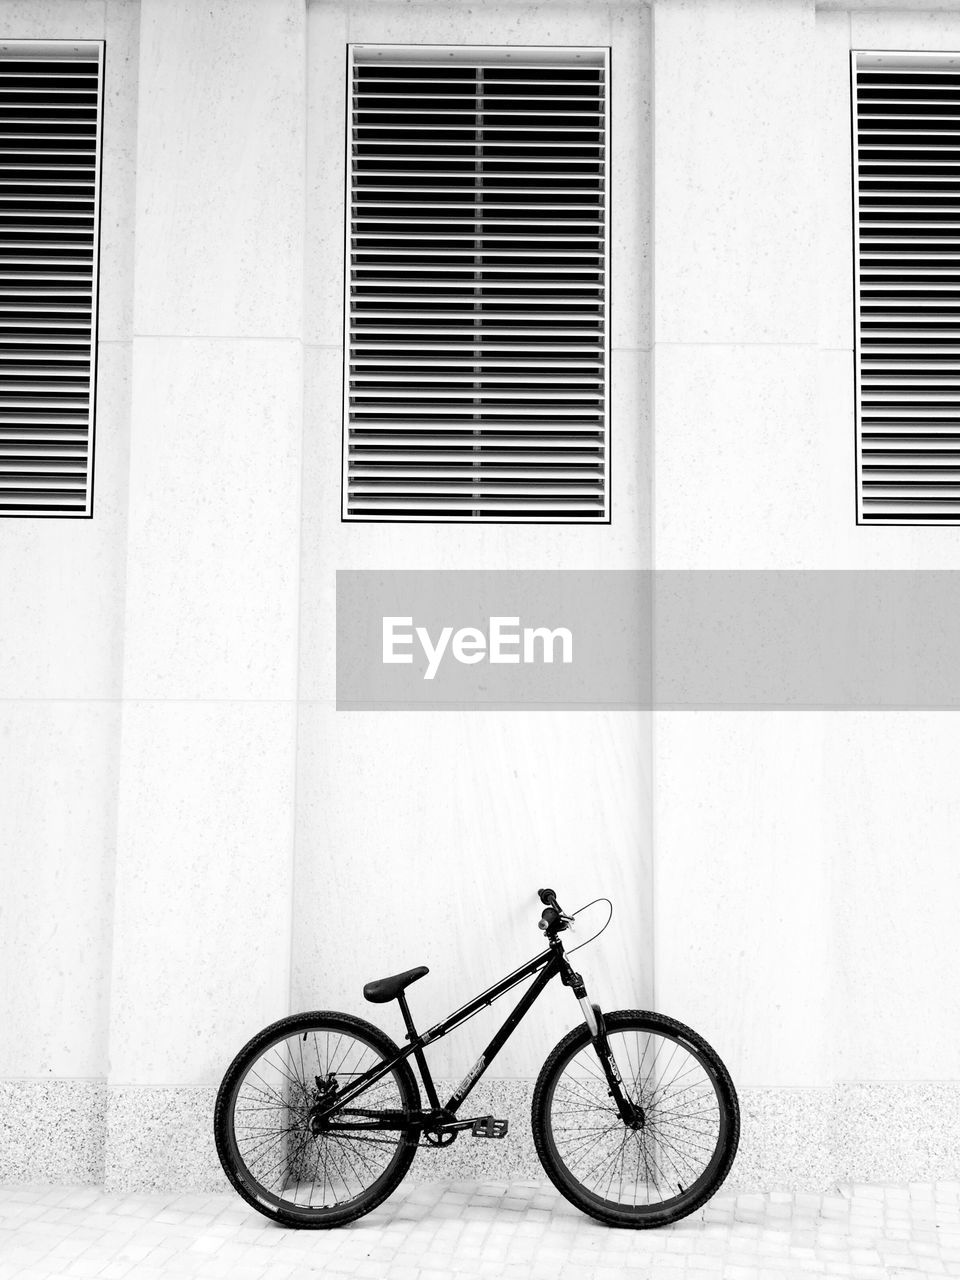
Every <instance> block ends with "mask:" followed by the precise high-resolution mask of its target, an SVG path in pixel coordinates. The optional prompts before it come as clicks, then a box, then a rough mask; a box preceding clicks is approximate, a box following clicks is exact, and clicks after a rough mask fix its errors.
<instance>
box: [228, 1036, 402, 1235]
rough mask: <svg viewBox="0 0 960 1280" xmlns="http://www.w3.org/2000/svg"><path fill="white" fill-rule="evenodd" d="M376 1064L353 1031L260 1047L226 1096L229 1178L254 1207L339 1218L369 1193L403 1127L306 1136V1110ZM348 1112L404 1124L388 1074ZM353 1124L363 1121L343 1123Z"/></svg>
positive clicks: (388, 1164) (393, 1075) (383, 1177)
mask: <svg viewBox="0 0 960 1280" xmlns="http://www.w3.org/2000/svg"><path fill="white" fill-rule="evenodd" d="M383 1061H384V1055H383V1053H382V1052H381V1050H380V1049H378V1048H377V1047H376V1046H375V1045H373V1044H371V1043H369V1042H368V1041H367V1040H365V1039H364V1038H363V1037H362V1035H360V1034H358V1033H357V1032H356V1031H353V1030H351V1031H347V1030H341V1029H340V1028H331V1027H317V1028H310V1029H306V1030H304V1029H301V1030H299V1031H296V1032H294V1033H291V1034H288V1035H281V1036H278V1037H277V1039H276V1040H274V1041H273V1042H272V1043H270V1044H269V1045H267V1046H266V1047H265V1048H263V1049H261V1050H260V1052H259V1053H258V1054H257V1056H256V1058H254V1059H253V1060H252V1061H251V1062H250V1063H249V1065H247V1066H246V1067H245V1069H244V1070H243V1072H242V1073H241V1074H240V1076H239V1079H238V1080H237V1083H236V1085H235V1086H234V1089H233V1092H232V1094H231V1098H230V1104H229V1106H230V1121H229V1124H228V1126H227V1142H228V1146H229V1149H230V1154H231V1156H232V1162H233V1164H234V1168H235V1172H236V1174H237V1176H238V1178H239V1179H240V1181H241V1182H242V1183H243V1184H244V1186H245V1187H246V1189H247V1190H248V1191H249V1192H250V1194H251V1195H252V1196H253V1197H254V1198H255V1199H256V1200H258V1201H259V1202H260V1203H261V1204H263V1205H265V1206H267V1207H270V1208H272V1209H276V1210H280V1211H282V1212H284V1213H289V1214H291V1215H293V1216H303V1217H310V1218H316V1217H322V1216H324V1215H326V1214H333V1213H342V1212H343V1211H344V1210H345V1209H348V1208H349V1207H350V1206H351V1205H356V1204H358V1203H359V1202H361V1201H366V1200H368V1199H369V1198H370V1197H371V1196H375V1195H376V1194H377V1191H378V1189H379V1188H380V1187H381V1186H382V1185H383V1184H384V1183H385V1182H387V1181H389V1179H390V1176H391V1174H392V1172H393V1170H394V1168H395V1166H396V1164H397V1162H398V1161H400V1160H401V1159H402V1158H403V1154H404V1150H405V1148H406V1147H407V1146H408V1145H409V1142H410V1140H411V1138H410V1133H409V1131H408V1130H399V1129H396V1130H379V1131H367V1132H363V1133H358V1132H349V1131H337V1130H335V1129H330V1130H326V1131H321V1132H319V1133H314V1132H313V1131H312V1129H311V1126H310V1117H311V1112H312V1111H313V1109H314V1108H315V1106H316V1105H317V1103H318V1102H319V1100H320V1098H321V1088H319V1087H318V1083H317V1081H318V1078H319V1081H320V1083H321V1086H322V1088H323V1089H329V1088H330V1087H331V1084H332V1085H333V1087H335V1088H336V1090H337V1091H340V1092H342V1091H343V1090H345V1089H346V1088H347V1087H348V1086H349V1085H350V1084H351V1083H352V1082H353V1081H354V1080H355V1079H356V1078H357V1077H359V1076H360V1075H362V1074H363V1073H364V1072H365V1071H369V1070H370V1069H371V1068H372V1067H375V1066H377V1065H378V1064H379V1063H381V1062H383ZM348 1109H356V1110H364V1111H390V1112H393V1113H398V1112H399V1113H402V1115H403V1116H404V1117H409V1114H410V1107H409V1103H408V1100H407V1099H406V1098H405V1096H404V1090H403V1088H402V1082H401V1080H400V1077H399V1075H398V1073H397V1072H396V1071H391V1072H388V1073H387V1075H385V1076H384V1077H383V1078H382V1079H380V1080H378V1081H377V1082H376V1083H375V1084H373V1085H371V1086H370V1087H369V1088H368V1089H366V1090H364V1091H363V1093H361V1094H360V1095H358V1096H357V1097H356V1098H355V1099H353V1100H352V1101H351V1102H350V1104H349V1107H348ZM349 1119H350V1120H351V1121H354V1122H360V1123H363V1122H364V1120H366V1119H368V1117H362V1116H351V1117H349Z"/></svg>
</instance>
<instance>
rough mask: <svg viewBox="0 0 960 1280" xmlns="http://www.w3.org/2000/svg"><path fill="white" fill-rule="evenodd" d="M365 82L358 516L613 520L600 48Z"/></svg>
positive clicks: (354, 245) (356, 307)
mask: <svg viewBox="0 0 960 1280" xmlns="http://www.w3.org/2000/svg"><path fill="white" fill-rule="evenodd" d="M350 67H351V81H352V87H351V97H352V102H351V113H350V115H351V119H350V128H349V134H350V139H349V159H350V163H349V166H348V171H349V182H350V199H349V209H348V220H349V226H348V247H349V262H350V269H349V271H348V272H347V289H348V300H347V311H348V328H349V334H348V341H347V344H346V345H347V370H346V389H345V397H344V399H345V406H346V412H345V419H346V422H345V446H344V455H345V466H344V472H345V475H344V517H345V518H346V519H349V520H431V521H437V520H478V521H488V522H489V521H526V522H530V521H548V522H550V521H552V522H567V521H581V520H586V521H593V522H597V521H601V520H606V519H607V518H608V506H607V503H608V497H607V495H608V452H609V449H608V438H607V367H608V356H607V288H606V271H607V267H606V253H607V239H608V237H607V196H606V191H607V172H606V170H607V165H606V157H607V137H608V127H607V92H606V85H607V55H606V51H605V50H601V49H567V50H565V49H551V50H539V49H526V48H524V49H521V48H513V49H509V50H506V49H504V50H498V49H489V48H482V49H478V48H433V47H426V48H424V47H420V48H410V47H397V46H393V47H379V48H378V47H372V46H356V45H354V46H352V48H351V58H350Z"/></svg>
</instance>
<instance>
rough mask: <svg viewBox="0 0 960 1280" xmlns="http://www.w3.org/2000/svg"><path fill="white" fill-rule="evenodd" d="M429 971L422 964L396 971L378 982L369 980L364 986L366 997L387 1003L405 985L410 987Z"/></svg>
mask: <svg viewBox="0 0 960 1280" xmlns="http://www.w3.org/2000/svg"><path fill="white" fill-rule="evenodd" d="M429 972H430V970H429V969H428V968H427V966H426V965H425V964H421V965H418V966H417V967H416V969H405V970H404V971H403V973H395V974H394V975H393V977H392V978H378V979H377V980H376V982H368V983H367V985H366V986H365V987H364V988H363V995H364V999H366V1000H369V1001H370V1002H371V1004H386V1003H387V1001H388V1000H395V999H396V998H397V996H398V995H399V994H400V992H401V991H402V990H403V989H404V987H409V985H410V983H411V982H416V980H417V979H418V978H422V977H424V976H425V975H426V974H428V973H429Z"/></svg>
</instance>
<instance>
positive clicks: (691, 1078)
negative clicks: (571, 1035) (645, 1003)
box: [547, 1027, 728, 1213]
mask: <svg viewBox="0 0 960 1280" xmlns="http://www.w3.org/2000/svg"><path fill="white" fill-rule="evenodd" d="M607 1039H608V1042H609V1044H610V1048H611V1050H612V1051H613V1055H614V1059H615V1061H616V1063H617V1068H618V1070H619V1072H620V1075H621V1077H622V1080H623V1088H624V1092H625V1094H626V1095H627V1096H628V1097H629V1099H630V1101H631V1102H633V1103H634V1105H635V1106H638V1107H640V1108H641V1109H642V1112H643V1118H644V1123H643V1126H642V1127H641V1128H639V1129H637V1130H633V1129H630V1128H628V1127H627V1126H626V1125H625V1124H624V1122H623V1121H622V1120H621V1119H620V1116H619V1114H618V1112H617V1109H616V1106H615V1104H614V1102H613V1099H612V1098H611V1097H610V1094H609V1092H608V1085H607V1081H606V1078H605V1077H604V1075H603V1071H602V1068H601V1066H600V1062H599V1059H598V1058H597V1055H596V1051H595V1049H594V1047H593V1042H592V1041H587V1043H586V1044H585V1045H582V1046H579V1047H575V1048H573V1049H572V1050H571V1052H570V1054H569V1056H568V1057H567V1059H566V1061H565V1062H564V1063H563V1065H562V1066H561V1068H560V1070H559V1071H558V1072H557V1074H556V1076H555V1077H554V1081H553V1085H552V1089H551V1093H550V1097H549V1099H548V1108H547V1111H548V1117H549V1120H548V1125H547V1140H548V1143H549V1145H550V1147H551V1148H552V1152H553V1155H554V1157H555V1158H556V1160H557V1161H558V1162H559V1163H560V1164H561V1165H562V1166H563V1167H564V1168H565V1170H566V1172H567V1175H568V1177H569V1178H571V1179H572V1180H573V1181H575V1182H576V1183H577V1184H578V1185H579V1187H580V1190H581V1193H582V1194H583V1195H584V1196H585V1197H586V1198H587V1199H588V1200H591V1201H593V1202H594V1203H596V1204H597V1205H598V1206H602V1207H606V1208H614V1209H624V1210H633V1211H635V1212H637V1213H652V1212H656V1213H660V1212H661V1211H664V1212H668V1211H669V1210H670V1209H672V1208H676V1207H677V1206H678V1205H679V1204H681V1203H683V1202H689V1201H690V1200H691V1199H693V1198H695V1197H697V1196H698V1195H699V1193H700V1191H701V1190H702V1189H703V1188H704V1187H705V1186H706V1185H707V1184H709V1183H710V1182H711V1181H712V1179H713V1177H714V1174H715V1171H716V1168H717V1166H718V1164H719V1163H720V1161H721V1159H722V1155H723V1150H724V1144H725V1137H726V1129H727V1123H728V1122H727V1117H726V1113H725V1109H724V1108H723V1107H722V1106H721V1104H720V1097H719V1094H718V1087H717V1082H716V1075H715V1072H714V1070H713V1068H712V1066H711V1064H710V1063H709V1062H708V1061H707V1060H706V1059H705V1058H704V1057H703V1055H702V1054H701V1053H700V1052H699V1050H698V1049H697V1048H696V1046H694V1045H693V1044H690V1043H688V1042H687V1041H685V1040H684V1039H683V1038H682V1037H680V1036H671V1035H664V1034H663V1032H661V1031H654V1030H649V1029H646V1028H635V1027H631V1028H629V1029H624V1030H608V1032H607Z"/></svg>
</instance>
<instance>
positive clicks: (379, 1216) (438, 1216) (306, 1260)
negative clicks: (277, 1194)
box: [0, 1182, 960, 1280]
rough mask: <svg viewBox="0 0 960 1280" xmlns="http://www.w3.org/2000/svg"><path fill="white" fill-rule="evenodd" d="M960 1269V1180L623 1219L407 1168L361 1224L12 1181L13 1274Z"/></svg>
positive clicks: (613, 1276)
mask: <svg viewBox="0 0 960 1280" xmlns="http://www.w3.org/2000/svg"><path fill="white" fill-rule="evenodd" d="M944 1275H954V1276H960V1183H956V1182H951V1183H937V1184H934V1185H929V1184H922V1185H920V1184H917V1185H911V1186H909V1187H874V1186H854V1187H840V1188H838V1189H836V1190H834V1191H833V1192H831V1193H829V1194H826V1195H812V1194H811V1195H804V1194H789V1193H786V1192H784V1193H777V1192H771V1193H768V1194H765V1195H734V1194H730V1195H724V1194H722V1193H721V1194H720V1195H718V1196H717V1197H716V1198H715V1199H714V1200H713V1201H712V1202H711V1203H710V1204H709V1205H708V1206H707V1208H706V1209H703V1210H701V1211H700V1212H699V1213H697V1214H695V1215H693V1216H692V1217H690V1218H687V1219H685V1220H684V1221H682V1222H680V1223H677V1224H676V1226H673V1227H668V1228H665V1229H661V1230H659V1231H619V1230H611V1229H609V1228H606V1227H603V1226H601V1225H600V1224H599V1223H597V1222H594V1221H592V1220H591V1219H589V1218H586V1217H584V1216H583V1215H582V1214H580V1213H579V1212H578V1211H577V1210H576V1209H574V1208H573V1207H572V1206H571V1205H568V1204H567V1203H566V1201H564V1200H562V1199H561V1198H560V1197H559V1196H558V1195H557V1194H556V1193H555V1192H554V1191H553V1189H552V1187H549V1186H544V1185H541V1184H536V1183H456V1184H449V1183H444V1184H429V1185H424V1184H415V1183H411V1184H407V1185H405V1186H402V1187H401V1188H400V1190H399V1191H397V1192H395V1193H394V1195H393V1196H392V1197H391V1199H390V1200H388V1201H387V1202H386V1204H384V1205H382V1206H381V1207H380V1208H379V1209H377V1210H375V1211H374V1212H373V1213H372V1214H369V1215H368V1216H367V1217H366V1218H362V1219H360V1220H359V1221H358V1222H355V1223H353V1224H352V1225H351V1226H349V1227H341V1228H340V1229H339V1230H334V1231H287V1230H283V1229H282V1228H279V1227H276V1226H274V1225H273V1224H272V1223H270V1222H268V1221H267V1220H266V1219H265V1218H262V1217H260V1216H259V1215H258V1214H257V1213H255V1212H254V1211H253V1210H251V1209H248V1208H247V1207H246V1206H245V1205H244V1204H243V1203H242V1201H240V1200H239V1199H237V1198H236V1197H235V1196H233V1195H231V1194H224V1195H177V1194H175V1193H173V1192H154V1193H149V1194H147V1193H137V1194H133V1193H126V1194H113V1195H111V1194H108V1193H106V1192H104V1191H102V1190H100V1189H99V1188H96V1187H79V1188H77V1187H72V1188H69V1187H68V1188H65V1187H58V1188H13V1187H9V1188H0V1280H14V1278H15V1280H50V1278H52V1277H57V1278H58V1280H59V1277H65V1278H66V1277H87V1276H97V1277H102V1278H103V1280H121V1278H123V1277H131V1278H133V1280H160V1277H163V1278H164V1280H168V1278H169V1280H177V1278H178V1277H180V1276H183V1277H197V1278H198V1280H339V1278H341V1277H364V1278H366V1277H372V1278H374V1280H445V1278H446V1277H449V1278H450V1280H468V1278H469V1277H473V1276H483V1277H491V1280H500V1278H501V1277H502V1278H503V1280H541V1277H542V1280H548V1278H549V1280H619V1277H637V1278H638V1280H647V1278H652V1280H682V1278H688V1280H709V1278H711V1277H723V1278H724V1280H764V1278H765V1277H767V1276H770V1277H778V1278H780V1277H797V1280H799V1278H800V1277H803V1278H804V1280H808V1278H809V1277H811V1276H826V1277H841V1276H842V1277H852V1278H854V1280H888V1278H889V1280H919V1277H924V1276H944Z"/></svg>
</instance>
